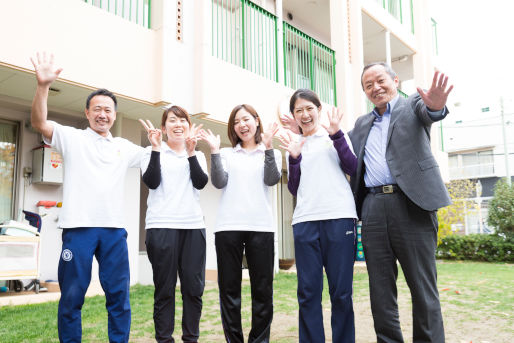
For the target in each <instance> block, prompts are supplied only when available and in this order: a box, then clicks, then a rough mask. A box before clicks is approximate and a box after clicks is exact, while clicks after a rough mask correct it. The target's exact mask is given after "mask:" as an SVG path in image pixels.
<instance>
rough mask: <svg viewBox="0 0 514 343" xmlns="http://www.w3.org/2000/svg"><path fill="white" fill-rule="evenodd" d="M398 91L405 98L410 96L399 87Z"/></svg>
mask: <svg viewBox="0 0 514 343" xmlns="http://www.w3.org/2000/svg"><path fill="white" fill-rule="evenodd" d="M397 91H398V94H400V95H401V96H403V97H404V98H405V99H407V98H408V97H409V96H408V95H407V93H404V92H402V91H401V90H399V89H397Z"/></svg>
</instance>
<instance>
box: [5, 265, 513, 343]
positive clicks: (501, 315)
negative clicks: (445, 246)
mask: <svg viewBox="0 0 514 343" xmlns="http://www.w3.org/2000/svg"><path fill="white" fill-rule="evenodd" d="M513 268H514V266H513V265H508V264H493V263H471V262H440V263H438V271H439V290H440V296H441V304H442V308H443V315H444V321H445V328H446V337H447V342H461V341H466V342H469V341H473V342H480V341H488V342H508V341H510V339H511V338H512V337H514V329H513V327H514V322H513V308H514V292H513V291H512V288H513V286H514V269H513ZM326 287H327V286H326V280H325V288H326ZM274 289H275V292H274V310H275V313H274V322H273V326H272V342H297V341H298V336H297V335H298V326H297V311H298V305H297V301H296V275H295V274H291V273H279V274H278V275H277V276H276V279H275V285H274ZM398 293H399V305H400V317H401V321H402V327H403V329H404V337H405V339H406V341H411V335H412V331H411V330H412V329H411V327H410V311H411V307H410V306H411V305H410V297H409V291H408V287H407V285H406V284H405V279H404V278H403V275H401V274H400V276H399V280H398ZM249 299H250V287H249V283H248V282H247V281H245V282H244V285H243V309H242V317H243V328H244V331H245V334H246V335H248V332H249V327H250V318H251V308H250V301H249ZM131 304H132V331H131V342H152V341H153V340H152V338H153V320H152V305H153V287H152V286H140V285H136V286H134V287H132V289H131ZM323 304H324V309H325V312H324V313H325V316H324V317H325V318H324V319H325V324H326V326H325V328H326V332H327V339H330V330H329V327H330V311H329V309H330V305H329V297H328V289H325V291H324V296H323ZM181 307H182V303H181V301H180V292H179V291H178V290H177V313H176V333H175V339H176V340H177V341H180V331H181V330H180V318H181V315H182V312H181ZM354 307H355V314H356V326H357V341H358V342H371V341H373V340H374V335H373V329H372V320H371V313H370V311H369V299H368V280H367V273H366V271H365V269H356V271H355V276H354ZM56 318H57V302H49V303H45V304H37V305H24V306H6V307H1V308H0V342H44V343H47V342H58V338H57V320H56ZM82 320H83V337H84V339H83V341H84V342H106V341H107V315H106V310H105V298H104V297H103V296H96V297H92V298H87V299H86V302H85V305H84V309H83V312H82ZM200 340H201V341H202V342H223V331H222V328H221V321H220V316H219V306H218V290H217V288H216V285H215V284H212V283H209V284H208V286H207V288H206V291H205V294H204V310H203V315H202V322H201V337H200Z"/></svg>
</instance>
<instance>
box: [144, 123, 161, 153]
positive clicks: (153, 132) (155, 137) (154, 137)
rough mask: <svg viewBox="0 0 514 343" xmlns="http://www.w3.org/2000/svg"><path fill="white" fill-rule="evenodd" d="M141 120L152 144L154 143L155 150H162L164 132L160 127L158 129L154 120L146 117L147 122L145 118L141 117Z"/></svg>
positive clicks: (153, 148)
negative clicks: (153, 122) (154, 124)
mask: <svg viewBox="0 0 514 343" xmlns="http://www.w3.org/2000/svg"><path fill="white" fill-rule="evenodd" d="M139 122H140V123H141V125H143V127H144V128H145V130H146V132H147V134H148V140H149V141H150V144H152V150H153V151H161V142H162V132H161V130H159V129H156V128H155V127H154V126H153V124H152V122H151V121H149V120H148V119H146V122H145V121H144V120H143V119H139Z"/></svg>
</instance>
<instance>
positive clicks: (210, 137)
mask: <svg viewBox="0 0 514 343" xmlns="http://www.w3.org/2000/svg"><path fill="white" fill-rule="evenodd" d="M199 137H200V139H202V140H204V141H206V142H207V144H209V147H210V148H211V153H212V154H217V153H219V152H220V144H221V139H220V135H216V136H215V135H214V134H213V133H212V131H211V130H209V129H207V131H205V130H200V133H199Z"/></svg>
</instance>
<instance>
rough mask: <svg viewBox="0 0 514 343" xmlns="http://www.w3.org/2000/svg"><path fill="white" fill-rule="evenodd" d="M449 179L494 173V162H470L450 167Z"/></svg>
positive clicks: (486, 175)
mask: <svg viewBox="0 0 514 343" xmlns="http://www.w3.org/2000/svg"><path fill="white" fill-rule="evenodd" d="M449 172H450V179H452V180H453V179H471V178H478V177H489V176H493V175H494V163H484V164H472V165H467V166H460V167H450V168H449Z"/></svg>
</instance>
